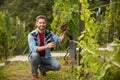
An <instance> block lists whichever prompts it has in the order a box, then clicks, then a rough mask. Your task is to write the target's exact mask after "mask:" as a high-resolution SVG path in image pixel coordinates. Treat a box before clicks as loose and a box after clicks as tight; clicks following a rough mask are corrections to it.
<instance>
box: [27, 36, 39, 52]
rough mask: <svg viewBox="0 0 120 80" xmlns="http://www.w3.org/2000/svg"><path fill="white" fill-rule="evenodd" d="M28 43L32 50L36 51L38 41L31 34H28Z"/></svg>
mask: <svg viewBox="0 0 120 80" xmlns="http://www.w3.org/2000/svg"><path fill="white" fill-rule="evenodd" d="M28 45H29V48H30V51H32V52H36V50H37V48H38V46H37V45H36V41H35V39H34V37H33V36H32V35H31V34H29V35H28Z"/></svg>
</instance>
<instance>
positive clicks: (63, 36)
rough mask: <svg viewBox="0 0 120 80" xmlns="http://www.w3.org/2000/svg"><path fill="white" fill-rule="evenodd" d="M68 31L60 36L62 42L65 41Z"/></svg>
mask: <svg viewBox="0 0 120 80" xmlns="http://www.w3.org/2000/svg"><path fill="white" fill-rule="evenodd" d="M66 32H67V30H66V31H64V32H63V34H62V36H61V37H60V41H61V42H62V41H64V39H65V36H66Z"/></svg>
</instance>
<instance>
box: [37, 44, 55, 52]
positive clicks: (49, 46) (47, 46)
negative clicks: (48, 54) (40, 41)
mask: <svg viewBox="0 0 120 80" xmlns="http://www.w3.org/2000/svg"><path fill="white" fill-rule="evenodd" d="M54 46H55V43H54V42H50V43H48V44H47V45H44V46H39V47H38V48H37V50H36V51H37V52H40V51H43V50H45V49H51V48H53V47H54Z"/></svg>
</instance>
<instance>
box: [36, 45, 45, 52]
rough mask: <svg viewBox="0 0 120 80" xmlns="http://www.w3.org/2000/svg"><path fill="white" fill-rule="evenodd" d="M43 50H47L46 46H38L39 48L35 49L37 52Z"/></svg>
mask: <svg viewBox="0 0 120 80" xmlns="http://www.w3.org/2000/svg"><path fill="white" fill-rule="evenodd" d="M45 49H47V46H46V45H44V46H39V47H38V48H37V52H40V51H43V50H45Z"/></svg>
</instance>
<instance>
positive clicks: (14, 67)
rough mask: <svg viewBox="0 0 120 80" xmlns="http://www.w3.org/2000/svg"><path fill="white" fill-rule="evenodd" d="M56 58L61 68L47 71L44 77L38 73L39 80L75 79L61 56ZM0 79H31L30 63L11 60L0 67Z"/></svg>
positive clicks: (69, 66)
mask: <svg viewBox="0 0 120 80" xmlns="http://www.w3.org/2000/svg"><path fill="white" fill-rule="evenodd" d="M57 60H58V61H59V62H60V64H61V70H59V71H49V72H47V76H46V77H43V76H41V74H40V73H39V75H38V76H39V80H76V79H75V78H76V77H75V74H74V73H72V70H71V65H68V64H67V65H66V64H65V62H64V60H63V58H57ZM0 80H32V78H31V66H30V63H29V62H27V61H26V62H12V63H9V64H7V65H5V66H4V67H0Z"/></svg>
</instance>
